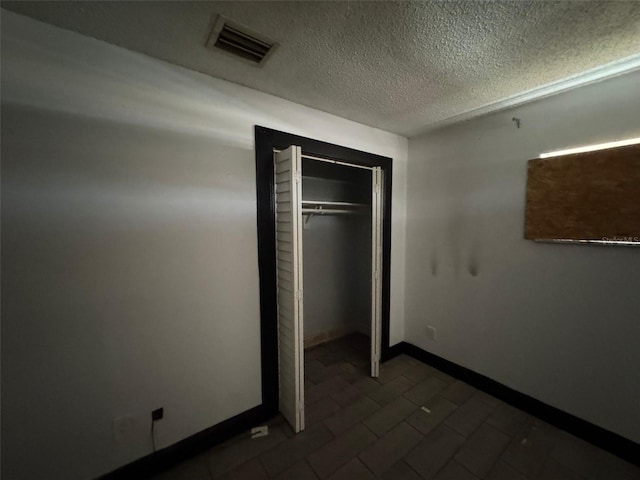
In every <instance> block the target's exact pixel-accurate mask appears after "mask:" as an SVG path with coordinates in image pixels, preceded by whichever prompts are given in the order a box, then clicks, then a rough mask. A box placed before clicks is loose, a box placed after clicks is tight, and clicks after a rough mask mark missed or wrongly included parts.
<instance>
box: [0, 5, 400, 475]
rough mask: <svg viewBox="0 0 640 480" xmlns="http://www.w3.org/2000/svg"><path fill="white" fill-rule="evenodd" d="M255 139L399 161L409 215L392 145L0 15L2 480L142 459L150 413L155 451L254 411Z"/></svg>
mask: <svg viewBox="0 0 640 480" xmlns="http://www.w3.org/2000/svg"><path fill="white" fill-rule="evenodd" d="M255 124H261V125H265V126H268V127H271V128H275V129H278V130H284V131H289V132H292V133H295V134H298V135H304V136H309V137H314V138H317V139H320V140H324V141H328V142H331V143H336V144H341V145H345V146H349V147H352V148H357V149H360V150H365V151H371V152H374V153H377V154H380V155H387V156H391V157H393V158H394V160H395V161H396V164H395V166H396V167H398V169H399V171H400V172H401V174H400V177H399V181H400V183H399V184H398V185H397V186H398V188H397V189H395V190H394V192H396V194H397V195H399V197H398V205H399V206H402V205H404V185H403V183H402V178H404V177H403V175H402V172H404V166H405V160H406V146H407V141H406V139H403V138H401V137H398V136H396V135H392V134H388V133H385V132H381V131H379V130H375V129H373V128H369V127H365V126H363V125H359V124H356V123H354V122H349V121H346V120H342V119H339V118H337V117H334V116H331V115H328V114H325V113H322V112H319V111H316V110H312V109H309V108H306V107H302V106H300V105H296V104H293V103H291V102H286V101H284V100H281V99H277V98H274V97H271V96H269V95H264V94H260V93H258V92H255V91H252V90H249V89H246V88H243V87H240V86H237V85H233V84H230V83H227V82H224V81H220V80H215V79H212V78H209V77H206V76H204V75H201V74H197V73H194V72H190V71H188V70H185V69H182V68H179V67H175V66H172V65H169V64H166V63H163V62H161V61H157V60H154V59H151V58H148V57H145V56H143V55H139V54H135V53H132V52H128V51H126V50H123V49H120V48H118V47H115V46H111V45H107V44H105V43H102V42H99V41H96V40H93V39H89V38H86V37H82V36H80V35H77V34H73V33H70V32H66V31H63V30H60V29H58V28H55V27H51V26H47V25H44V24H41V23H38V22H35V21H33V20H30V19H26V18H24V17H20V16H18V15H15V14H11V13H9V12H6V11H4V10H3V11H2V267H3V268H2V289H3V291H2V294H3V295H2V370H3V371H2V420H3V422H2V449H3V450H2V477H3V478H5V479H6V480H14V479H40V478H47V479H52V480H54V479H65V480H73V479H86V478H95V477H97V476H99V475H100V474H103V473H106V472H108V471H110V470H113V469H115V468H117V467H119V466H121V465H124V464H126V463H128V462H131V461H133V460H135V459H137V458H139V457H141V456H143V455H146V454H149V453H150V452H151V440H150V435H149V429H150V425H149V417H150V415H149V413H150V411H151V410H152V409H155V408H157V407H159V406H164V407H165V418H164V419H163V420H162V421H161V422H159V423H158V425H157V437H156V438H157V445H158V447H159V448H162V447H165V446H167V445H170V444H172V443H175V442H176V441H179V440H181V439H183V438H185V437H187V436H189V435H192V434H194V433H196V432H198V431H200V430H203V429H205V428H207V427H209V426H211V425H214V424H216V423H218V422H220V421H222V420H225V419H227V418H230V417H232V416H234V415H236V414H238V413H241V412H242V411H244V410H247V409H249V408H251V407H254V406H256V405H258V404H260V403H261V390H260V386H261V385H260V323H259V322H260V318H259V313H260V312H259V294H258V264H257V240H256V205H255V173H254V172H255V166H254V155H255V154H254V145H253V126H254V125H255ZM398 169H396V171H398ZM395 186H396V184H394V188H395ZM394 202H395V198H394ZM394 205H396V204H395V203H394ZM395 213H398V222H396V223H394V229H395V233H396V234H399V235H400V237H399V238H403V234H404V227H403V226H401V225H402V222H403V221H404V213H403V211H402V210H401V209H400V210H398V212H394V214H395ZM398 229H400V230H398ZM403 246H404V243H403V242H397V243H396V244H395V248H396V250H395V254H394V257H393V259H392V261H393V262H395V263H394V266H393V267H392V269H393V273H392V277H393V278H394V280H393V282H394V285H395V286H394V287H392V288H395V290H394V292H396V293H395V294H396V295H397V294H398V292H400V294H401V293H402V279H403V276H404V272H403V270H402V262H403V261H404V251H403ZM392 295H393V293H392ZM394 302H395V303H394V305H396V307H395V308H396V311H400V314H401V313H402V312H401V309H400V310H398V305H400V307H401V305H402V295H400V299H399V300H398V299H397V298H396V299H395V300H394ZM393 318H394V319H393V324H392V329H394V332H395V333H394V335H395V337H396V338H398V337H399V336H400V338H401V328H402V318H401V316H398V315H395V316H394V317H393ZM398 327H399V328H398ZM122 415H130V416H131V417H132V419H133V428H132V431H131V432H130V434H129V438H128V440H126V441H124V442H120V443H118V442H116V441H115V439H114V435H113V432H112V420H113V419H114V418H116V417H119V416H122Z"/></svg>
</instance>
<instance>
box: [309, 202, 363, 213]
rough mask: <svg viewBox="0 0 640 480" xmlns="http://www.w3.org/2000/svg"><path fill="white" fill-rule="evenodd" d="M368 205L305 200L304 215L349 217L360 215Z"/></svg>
mask: <svg viewBox="0 0 640 480" xmlns="http://www.w3.org/2000/svg"><path fill="white" fill-rule="evenodd" d="M367 206H368V205H367V204H365V203H353V202H329V201H322V200H303V201H302V214H303V215H349V214H355V213H360V212H361V211H362V210H363V209H364V208H366V207H367Z"/></svg>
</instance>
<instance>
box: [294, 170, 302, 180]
mask: <svg viewBox="0 0 640 480" xmlns="http://www.w3.org/2000/svg"><path fill="white" fill-rule="evenodd" d="M294 177H295V180H296V183H300V181H301V180H302V173H300V172H296V173H295V174H294Z"/></svg>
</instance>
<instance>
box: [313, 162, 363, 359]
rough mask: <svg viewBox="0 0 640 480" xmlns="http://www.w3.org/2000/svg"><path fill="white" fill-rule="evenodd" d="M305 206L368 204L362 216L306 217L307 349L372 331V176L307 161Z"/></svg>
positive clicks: (328, 215) (353, 214)
mask: <svg viewBox="0 0 640 480" xmlns="http://www.w3.org/2000/svg"><path fill="white" fill-rule="evenodd" d="M302 169H303V177H302V198H303V202H304V201H329V202H352V203H358V204H362V205H363V206H362V207H359V208H357V209H356V211H357V213H350V214H344V213H343V214H326V215H319V214H311V215H309V214H304V215H303V220H304V222H305V223H304V228H303V265H304V287H303V288H304V339H305V347H310V346H313V345H317V344H319V343H323V342H324V341H328V340H331V339H334V338H338V337H341V336H344V335H348V334H350V333H354V332H360V333H363V334H365V335H367V336H369V335H370V333H371V332H370V330H371V171H370V170H364V169H356V168H352V167H343V166H339V165H333V164H322V163H321V162H317V161H314V160H307V159H303V162H302Z"/></svg>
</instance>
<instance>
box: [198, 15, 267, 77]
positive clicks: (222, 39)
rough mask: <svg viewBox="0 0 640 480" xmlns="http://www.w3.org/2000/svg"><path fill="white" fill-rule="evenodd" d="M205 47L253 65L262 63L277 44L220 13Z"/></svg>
mask: <svg viewBox="0 0 640 480" xmlns="http://www.w3.org/2000/svg"><path fill="white" fill-rule="evenodd" d="M207 47H208V48H215V49H219V50H222V51H224V52H226V53H228V54H231V55H233V56H235V57H237V58H242V59H243V60H246V61H248V62H250V63H252V64H254V65H263V64H264V63H265V62H266V60H267V59H268V58H269V57H270V56H271V55H272V54H273V52H274V50H275V49H276V48H277V47H278V44H277V43H276V42H274V41H273V40H270V39H268V38H266V37H265V36H264V35H260V34H259V33H255V32H253V31H251V30H249V29H248V28H247V27H245V26H243V25H238V24H237V23H235V22H231V21H229V20H227V19H226V18H224V17H223V16H221V15H220V16H218V19H217V20H216V23H215V25H214V26H213V30H211V35H210V36H209V40H208V41H207Z"/></svg>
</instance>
